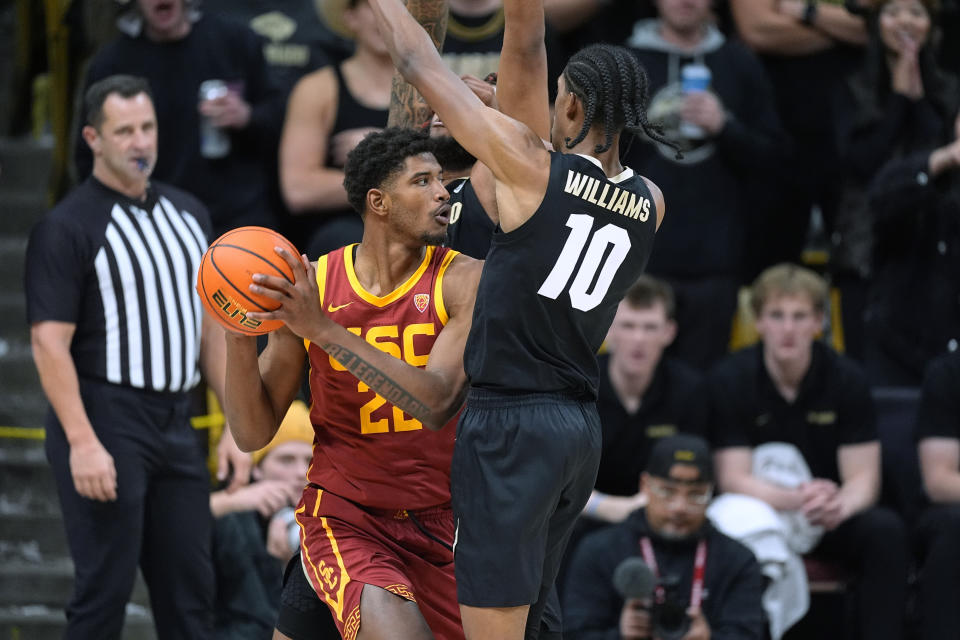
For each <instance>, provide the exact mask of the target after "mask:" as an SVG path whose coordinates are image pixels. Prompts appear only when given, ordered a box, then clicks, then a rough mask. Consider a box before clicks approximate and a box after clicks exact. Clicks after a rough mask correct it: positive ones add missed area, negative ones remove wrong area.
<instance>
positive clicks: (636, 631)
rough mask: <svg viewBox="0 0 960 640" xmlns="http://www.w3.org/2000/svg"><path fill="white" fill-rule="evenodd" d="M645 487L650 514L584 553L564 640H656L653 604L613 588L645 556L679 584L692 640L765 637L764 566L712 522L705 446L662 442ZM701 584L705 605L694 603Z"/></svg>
mask: <svg viewBox="0 0 960 640" xmlns="http://www.w3.org/2000/svg"><path fill="white" fill-rule="evenodd" d="M641 488H642V490H643V491H644V493H645V494H646V495H647V496H648V498H649V502H648V504H647V506H646V507H645V508H641V509H638V510H636V511H634V512H633V513H631V514H630V517H629V518H628V519H627V520H626V521H625V522H622V523H620V524H616V525H614V526H611V527H609V528H607V529H604V530H603V531H597V532H595V533H593V534H591V535H590V536H588V537H587V538H586V539H585V540H584V541H583V544H582V545H581V546H580V547H579V548H578V549H577V552H576V554H575V555H574V558H573V562H572V564H571V567H570V572H569V573H568V577H567V587H566V589H565V591H564V598H563V605H564V611H563V615H564V637H566V638H571V639H573V640H587V639H590V640H593V639H596V640H600V639H608V638H609V639H615V638H622V639H625V640H640V639H643V638H651V637H656V636H654V635H653V633H652V625H651V620H650V606H651V599H649V598H643V597H624V594H623V593H621V592H620V591H619V590H618V588H617V587H615V585H614V573H615V572H616V570H617V568H618V567H619V566H620V565H621V563H622V562H623V561H624V560H627V559H631V558H635V557H637V556H640V557H641V558H643V561H644V562H645V564H646V565H647V567H648V568H649V569H650V570H651V572H652V573H653V574H654V575H655V576H656V577H658V578H663V579H673V580H675V581H676V586H675V587H674V589H673V590H672V594H673V596H674V597H676V598H679V599H680V602H681V603H682V604H683V605H684V606H686V607H687V611H688V616H689V618H690V622H691V624H690V628H689V630H688V631H687V633H686V634H685V635H684V636H683V638H684V640H710V639H712V640H760V639H761V638H763V637H764V630H765V623H764V615H763V609H762V606H761V600H760V599H761V594H762V592H763V576H762V574H761V573H760V565H759V564H757V560H756V558H754V556H753V553H751V552H750V550H749V549H747V548H746V547H744V546H743V545H741V544H740V543H739V542H737V541H735V540H733V539H731V538H728V537H727V536H725V535H724V534H722V533H720V532H719V531H717V530H716V529H714V528H713V526H712V525H711V524H710V522H709V521H708V520H707V518H706V511H707V505H708V504H709V503H710V498H711V496H712V495H713V473H712V469H711V464H710V452H709V450H708V447H707V443H706V442H705V441H704V440H703V439H702V438H700V437H698V436H687V435H681V436H672V437H669V438H664V439H663V440H660V441H659V442H657V444H656V445H654V447H653V450H652V451H651V453H650V459H649V462H648V464H647V471H646V473H644V474H643V478H642V480H641ZM698 556H699V557H701V558H702V559H701V560H700V562H702V564H701V565H700V567H701V568H700V569H699V570H698V569H697V565H698V564H699V563H698V560H697V558H698ZM701 571H702V575H701V576H700V578H699V580H698V579H697V578H696V576H697V575H698V574H700V572H701ZM696 582H699V583H700V584H699V586H700V587H701V588H702V594H703V595H702V602H696V599H697V597H698V596H697V595H696V593H697V587H696V585H695V583H696ZM651 586H652V585H651ZM627 595H635V594H627ZM654 597H655V598H657V597H659V594H655V595H654Z"/></svg>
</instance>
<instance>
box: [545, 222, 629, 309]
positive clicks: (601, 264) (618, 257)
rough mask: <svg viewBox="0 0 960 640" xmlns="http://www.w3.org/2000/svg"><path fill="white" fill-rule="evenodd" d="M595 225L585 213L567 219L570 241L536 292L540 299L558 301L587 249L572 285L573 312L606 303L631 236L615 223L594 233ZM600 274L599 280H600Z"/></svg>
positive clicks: (566, 243)
mask: <svg viewBox="0 0 960 640" xmlns="http://www.w3.org/2000/svg"><path fill="white" fill-rule="evenodd" d="M593 222H594V219H593V216H589V215H586V214H582V213H573V214H570V217H569V218H567V226H568V227H570V235H569V236H567V241H566V242H565V243H564V245H563V249H562V250H561V251H560V257H559V258H557V262H556V264H554V265H553V269H551V270H550V275H548V276H547V279H546V280H544V281H543V284H542V285H540V289H539V290H538V291H537V293H539V294H540V295H541V296H544V297H545V298H550V299H551V300H556V299H557V297H558V296H559V295H560V294H561V293H563V290H564V288H566V287H567V283H568V282H570V276H571V275H572V274H573V270H574V269H575V268H576V266H577V262H578V261H580V256H581V255H583V253H584V247H586V255H584V257H583V261H582V262H580V268H579V269H577V273H576V276H574V278H573V283H572V284H571V285H570V287H569V289H568V293H569V294H570V304H571V305H573V308H574V309H579V310H580V311H590V310H591V309H593V308H594V307H596V306H597V305H599V304H600V303H601V302H602V301H603V297H604V296H605V295H606V294H607V290H608V289H609V288H610V285H611V284H612V283H613V277H614V276H615V275H616V274H617V269H619V268H620V265H621V264H623V261H624V259H626V257H627V253H629V251H630V235H629V234H628V233H627V230H626V229H623V228H621V227H618V226H617V225H615V224H605V225H603V226H602V227H600V228H599V229H597V230H596V232H593ZM592 232H593V233H592ZM609 245H613V249H612V250H611V251H610V253H609V254H608V255H606V259H604V255H605V254H607V247H608V246H609ZM598 271H599V272H600V276H599V277H597V272H598ZM594 280H596V284H594V286H593V290H592V291H588V289H589V287H590V285H591V283H593V282H594Z"/></svg>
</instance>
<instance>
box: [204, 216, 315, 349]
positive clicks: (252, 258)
mask: <svg viewBox="0 0 960 640" xmlns="http://www.w3.org/2000/svg"><path fill="white" fill-rule="evenodd" d="M274 247H282V248H284V249H286V250H287V251H289V252H290V254H291V255H294V256H299V255H300V252H299V251H297V249H296V247H294V246H293V244H291V242H290V241H289V240H287V239H286V238H284V237H283V236H282V235H280V234H279V233H277V232H276V231H273V230H271V229H266V228H264V227H240V228H239V229H234V230H232V231H227V232H226V233H225V234H223V235H222V236H220V237H219V238H217V239H216V240H215V241H214V242H213V244H211V245H210V248H208V249H207V252H206V253H205V254H203V260H201V261H200V272H199V273H198V274H197V293H199V294H200V300H201V301H202V302H203V306H204V307H206V309H207V312H208V313H210V315H212V316H213V317H214V318H216V320H217V322H219V323H220V324H222V325H223V326H224V327H226V328H227V329H229V330H230V331H234V332H236V333H243V334H246V335H249V336H255V335H260V334H263V333H269V332H271V331H273V330H274V329H279V328H280V327H282V326H283V321H281V320H268V321H265V322H260V321H259V320H254V319H253V318H250V317H248V316H247V313H248V312H250V311H273V310H275V309H276V308H277V307H279V306H280V303H278V302H277V301H276V300H271V299H270V298H267V297H265V296H262V295H258V294H256V293H252V292H251V291H250V285H251V284H252V283H253V274H255V273H265V274H268V275H273V276H281V277H284V278H286V279H287V280H288V281H290V282H291V283H293V271H292V270H291V269H290V265H288V264H287V263H286V261H285V260H284V259H283V258H281V257H280V256H279V255H277V252H276V251H274Z"/></svg>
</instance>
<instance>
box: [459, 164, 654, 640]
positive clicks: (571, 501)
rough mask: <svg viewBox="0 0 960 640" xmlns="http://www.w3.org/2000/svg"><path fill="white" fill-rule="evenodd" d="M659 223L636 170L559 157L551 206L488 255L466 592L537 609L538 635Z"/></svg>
mask: <svg viewBox="0 0 960 640" xmlns="http://www.w3.org/2000/svg"><path fill="white" fill-rule="evenodd" d="M656 220H657V213H656V207H655V204H654V202H653V196H652V195H651V193H650V191H649V189H648V188H647V186H646V183H645V182H644V180H643V179H642V178H641V177H640V176H637V175H636V174H634V172H633V171H632V170H631V169H625V170H624V171H623V172H622V173H621V174H619V175H617V176H613V177H610V178H608V177H607V176H606V175H605V174H604V172H603V170H602V168H601V166H600V163H599V161H598V160H596V159H595V158H592V157H589V156H582V155H574V154H560V153H553V154H551V164H550V178H549V182H548V185H547V191H546V195H545V196H544V199H543V202H542V203H541V204H540V207H539V208H538V209H537V211H536V212H535V213H534V214H533V216H532V217H531V218H530V219H529V220H527V221H526V222H525V223H524V224H523V225H521V226H520V227H518V228H517V229H514V230H513V231H510V232H508V233H500V232H498V233H495V234H494V235H493V238H492V243H491V247H490V252H489V253H488V254H487V261H486V265H485V267H484V271H483V276H482V278H481V280H480V285H479V289H478V291H477V301H476V306H475V309H474V316H473V327H472V328H471V331H470V335H469V338H468V340H467V345H466V351H465V353H464V366H465V369H466V372H467V376H468V377H469V379H470V386H471V388H470V393H469V395H468V398H467V406H466V409H465V410H464V413H463V415H462V417H461V420H460V423H459V425H458V428H457V443H456V447H455V449H454V456H453V465H452V470H451V483H452V499H453V509H454V517H455V518H456V520H457V542H456V545H455V567H456V574H457V593H458V598H459V601H460V603H461V604H465V605H468V606H475V607H510V606H521V605H528V604H531V603H534V604H533V606H532V607H531V611H530V615H529V617H528V621H527V636H528V637H536V633H537V631H536V630H537V627H538V625H539V620H540V615H541V613H542V609H543V605H544V601H545V600H546V595H547V593H548V592H549V590H550V588H551V587H552V585H553V581H554V579H555V577H556V572H557V569H558V566H559V563H560V559H561V557H562V554H563V550H564V547H565V545H566V542H567V539H568V537H569V534H570V529H571V528H572V526H573V523H574V522H575V520H576V518H577V515H578V514H579V513H580V511H581V509H582V508H583V505H584V504H586V501H587V498H588V497H589V495H590V491H591V489H592V488H593V484H594V480H595V478H596V474H597V465H598V463H599V460H600V445H601V432H600V423H599V418H598V416H597V410H596V406H595V402H594V401H595V399H596V397H597V384H598V378H599V369H598V366H597V359H596V352H597V349H598V348H599V347H600V344H601V343H602V342H603V339H604V337H605V336H606V332H607V329H608V328H609V326H610V324H611V322H612V321H613V316H614V314H615V313H616V308H617V305H618V304H619V302H620V300H621V299H622V298H623V296H624V294H625V293H626V291H627V289H629V287H630V286H631V285H632V284H633V283H634V282H635V281H636V279H637V277H638V276H639V275H640V273H641V272H642V271H643V268H644V266H645V265H646V263H647V259H648V258H649V256H650V252H651V249H652V246H653V236H654V233H655V230H656Z"/></svg>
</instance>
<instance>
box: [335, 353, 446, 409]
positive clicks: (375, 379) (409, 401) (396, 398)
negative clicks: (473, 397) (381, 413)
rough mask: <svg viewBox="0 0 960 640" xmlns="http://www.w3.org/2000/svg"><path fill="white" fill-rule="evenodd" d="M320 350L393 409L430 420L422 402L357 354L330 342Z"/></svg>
mask: <svg viewBox="0 0 960 640" xmlns="http://www.w3.org/2000/svg"><path fill="white" fill-rule="evenodd" d="M321 348H322V349H323V350H324V351H326V352H327V353H329V354H330V356H331V357H332V358H333V359H334V360H336V361H337V362H339V363H340V364H341V365H343V366H344V367H345V368H346V369H347V371H349V372H350V373H352V374H353V375H354V376H355V377H356V378H357V379H358V380H360V381H361V382H363V383H365V384H366V385H367V386H368V387H370V388H371V389H372V390H373V391H375V392H377V394H379V395H380V397H382V398H385V399H386V400H387V402H390V403H392V404H393V405H394V406H395V407H397V408H399V409H401V410H402V411H405V412H406V413H407V414H409V415H411V416H413V417H414V418H416V419H417V420H419V421H421V422H428V421H429V420H430V417H431V416H432V415H433V412H432V411H431V410H430V408H429V407H428V406H427V405H426V404H425V403H424V402H422V401H421V400H418V399H417V398H415V397H414V395H413V394H412V393H410V392H409V391H408V390H407V389H405V388H404V387H402V386H401V385H400V383H398V382H397V381H396V380H393V379H392V378H390V377H389V376H387V374H385V373H384V372H383V371H381V370H380V369H378V368H377V366H376V365H375V364H373V363H371V362H369V361H367V360H364V359H363V356H361V355H360V354H359V353H356V352H354V351H351V350H350V349H348V348H347V347H344V346H342V345H339V344H334V343H332V342H328V343H326V344H324V345H323V346H322V347H321Z"/></svg>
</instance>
